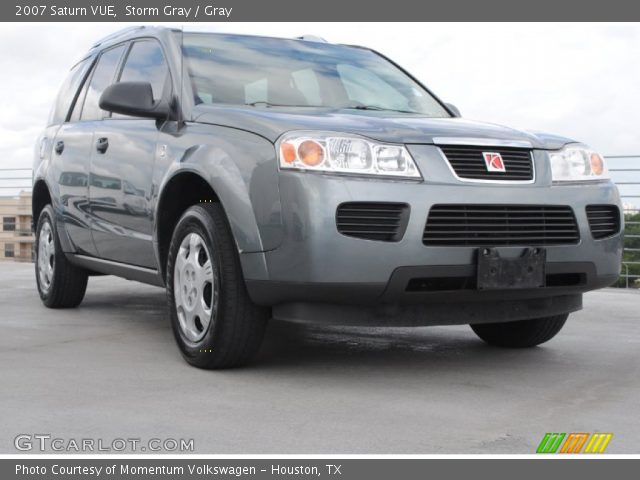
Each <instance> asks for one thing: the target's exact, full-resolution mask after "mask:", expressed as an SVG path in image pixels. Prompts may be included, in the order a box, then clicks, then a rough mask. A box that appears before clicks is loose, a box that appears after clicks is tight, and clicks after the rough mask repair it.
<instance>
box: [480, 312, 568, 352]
mask: <svg viewBox="0 0 640 480" xmlns="http://www.w3.org/2000/svg"><path fill="white" fill-rule="evenodd" d="M568 317H569V314H568V313H565V314H563V315H555V316H553V317H543V318H534V319H531V320H519V321H516V322H505V323H480V324H476V325H471V328H472V329H473V331H474V332H475V333H476V335H478V337H480V338H481V339H482V340H484V341H485V342H487V343H488V344H490V345H495V346H498V347H507V348H529V347H535V346H536V345H540V344H541V343H544V342H547V341H549V340H551V339H552V338H553V337H555V336H556V334H557V333H558V332H559V331H560V330H561V329H562V327H563V326H564V324H565V322H566V321H567V318H568Z"/></svg>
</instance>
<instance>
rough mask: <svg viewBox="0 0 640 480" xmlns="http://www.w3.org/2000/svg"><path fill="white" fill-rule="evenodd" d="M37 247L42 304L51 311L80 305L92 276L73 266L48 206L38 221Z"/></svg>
mask: <svg viewBox="0 0 640 480" xmlns="http://www.w3.org/2000/svg"><path fill="white" fill-rule="evenodd" d="M35 245H36V252H35V253H36V262H35V263H36V265H35V267H36V285H37V286H38V293H39V294H40V299H41V300H42V303H44V304H45V305H46V306H47V307H49V308H73V307H77V306H78V305H80V303H81V302H82V299H83V298H84V294H85V292H86V291H87V281H88V278H89V276H88V275H87V272H86V270H83V269H82V268H79V267H76V266H75V265H73V264H71V263H70V262H69V261H68V260H67V258H66V257H65V255H64V252H63V251H62V247H61V246H60V240H58V232H57V230H56V224H55V221H54V215H53V208H51V205H46V206H45V207H44V208H43V209H42V212H41V213H40V216H39V217H38V225H37V227H36V243H35Z"/></svg>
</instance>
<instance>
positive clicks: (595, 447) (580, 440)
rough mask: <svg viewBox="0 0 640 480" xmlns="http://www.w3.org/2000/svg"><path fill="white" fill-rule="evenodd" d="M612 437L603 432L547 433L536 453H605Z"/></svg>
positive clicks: (610, 434)
mask: <svg viewBox="0 0 640 480" xmlns="http://www.w3.org/2000/svg"><path fill="white" fill-rule="evenodd" d="M589 436H591V438H589ZM612 437H613V433H601V432H597V433H594V434H591V433H586V432H573V433H569V434H566V433H545V435H544V437H543V438H542V441H541V442H540V445H538V449H537V450H536V453H604V451H605V450H606V448H607V445H609V442H610V441H611V438H612ZM563 440H564V443H563ZM587 440H589V441H588V442H587ZM585 444H586V447H585V449H584V451H582V447H583V446H584V445H585ZM558 449H559V451H558Z"/></svg>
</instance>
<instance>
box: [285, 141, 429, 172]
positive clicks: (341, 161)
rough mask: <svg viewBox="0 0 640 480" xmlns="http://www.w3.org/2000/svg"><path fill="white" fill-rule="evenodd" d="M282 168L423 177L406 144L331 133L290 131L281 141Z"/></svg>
mask: <svg viewBox="0 0 640 480" xmlns="http://www.w3.org/2000/svg"><path fill="white" fill-rule="evenodd" d="M276 147H277V149H278V159H279V163H280V168H282V169H292V170H308V171H314V172H331V173H345V174H354V175H380V176H392V177H406V178H422V176H421V175H420V172H419V171H418V167H417V166H416V164H415V162H414V161H413V158H411V155H410V154H409V151H408V150H407V149H406V148H405V147H404V146H403V145H394V144H386V143H379V142H374V141H371V140H368V139H365V138H363V137H359V136H356V135H349V134H340V133H330V132H290V133H287V134H285V135H283V136H282V137H280V139H279V140H278V142H277V144H276Z"/></svg>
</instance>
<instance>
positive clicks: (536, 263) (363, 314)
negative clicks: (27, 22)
mask: <svg viewBox="0 0 640 480" xmlns="http://www.w3.org/2000/svg"><path fill="white" fill-rule="evenodd" d="M35 157H36V158H35V163H34V186H33V216H34V219H35V221H36V222H37V225H36V231H37V235H36V237H37V238H36V281H37V287H38V291H39V293H40V297H41V298H42V301H43V302H44V304H45V305H47V306H48V307H52V308H62V307H75V306H77V305H79V304H80V302H81V301H82V299H83V297H84V294H85V290H86V287H87V279H88V277H89V276H92V275H96V274H112V275H118V276H121V277H125V278H128V279H132V280H138V281H141V282H146V283H149V284H154V285H158V286H162V287H165V288H166V291H167V300H168V304H169V308H170V314H171V323H172V327H173V332H174V334H175V338H176V340H177V343H178V345H179V347H180V350H181V352H182V354H183V356H184V358H185V359H186V360H187V361H188V362H189V363H191V364H193V365H196V366H198V367H204V368H221V367H229V366H234V365H239V364H243V363H246V362H247V361H249V360H250V359H251V358H252V356H253V355H254V354H255V353H256V351H257V350H258V348H259V346H260V342H261V340H262V337H263V333H264V331H265V327H266V324H267V320H268V319H269V318H276V319H283V320H295V321H309V322H325V323H329V322H330V323H337V324H357V325H378V326H379V325H388V326H409V325H415V326H418V325H446V324H470V325H471V328H472V329H473V330H474V331H475V332H476V333H477V335H478V336H479V337H480V338H482V339H483V340H485V341H486V342H488V343H490V344H494V345H499V346H504V347H531V346H534V345H538V344H540V343H543V342H546V341H547V340H549V339H551V338H552V337H553V336H554V335H555V334H556V333H557V332H558V331H559V330H560V329H561V328H562V326H563V324H564V323H565V321H566V319H567V317H568V315H569V314H570V313H571V312H574V311H576V310H579V309H580V308H581V307H582V294H583V293H584V292H586V291H589V290H593V289H596V288H601V287H605V286H607V285H609V284H611V283H612V282H614V281H615V280H616V278H617V276H618V274H619V268H620V257H621V250H622V221H621V219H622V217H621V207H620V199H619V195H618V191H617V189H616V187H615V185H614V184H613V183H612V182H611V181H610V179H609V176H608V172H607V168H606V165H605V161H604V159H603V158H602V156H600V155H599V154H598V153H597V152H595V151H593V150H592V149H591V148H589V147H587V146H586V145H584V144H581V143H577V142H575V141H573V140H569V139H566V138H561V137H559V136H556V135H547V134H531V133H526V132H521V131H517V130H513V129H510V128H505V127H501V126H497V125H493V124H487V123H480V122H474V121H468V120H465V119H463V118H460V114H459V112H458V111H457V109H456V108H455V107H453V106H452V105H449V104H446V103H443V102H442V101H440V100H439V99H438V98H437V97H436V96H435V95H434V94H432V93H431V92H430V91H429V90H428V89H426V88H425V87H424V86H423V85H421V84H420V82H418V81H417V80H416V79H415V78H413V77H412V76H411V75H410V74H408V73H407V72H405V71H404V70H402V69H401V68H400V67H398V66H397V65H396V64H394V63H393V62H392V61H391V60H389V59H387V58H385V57H384V56H382V55H381V54H379V53H377V52H375V51H372V50H370V49H367V48H361V47H353V46H344V45H334V44H329V43H326V42H323V41H320V40H319V39H315V38H304V37H303V38H301V39H279V38H264V37H253V36H242V35H229V34H208V33H186V32H179V31H174V30H171V29H163V28H148V27H137V28H133V29H128V30H126V31H124V32H120V33H118V34H115V35H112V36H110V37H108V38H106V39H104V40H102V41H100V42H99V43H97V44H96V45H95V46H94V47H93V48H91V50H90V51H89V52H88V53H87V55H86V56H85V57H84V58H83V59H82V60H81V61H80V62H79V63H77V64H76V65H75V66H74V67H73V68H72V69H71V72H70V74H69V76H68V79H67V80H66V81H65V83H64V85H63V86H62V89H61V90H60V93H59V95H58V97H57V99H56V101H55V104H54V107H53V109H52V112H51V116H50V118H49V122H48V126H47V127H46V129H45V130H44V132H43V133H42V135H41V137H40V138H39V139H38V143H37V145H36V155H35Z"/></svg>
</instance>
